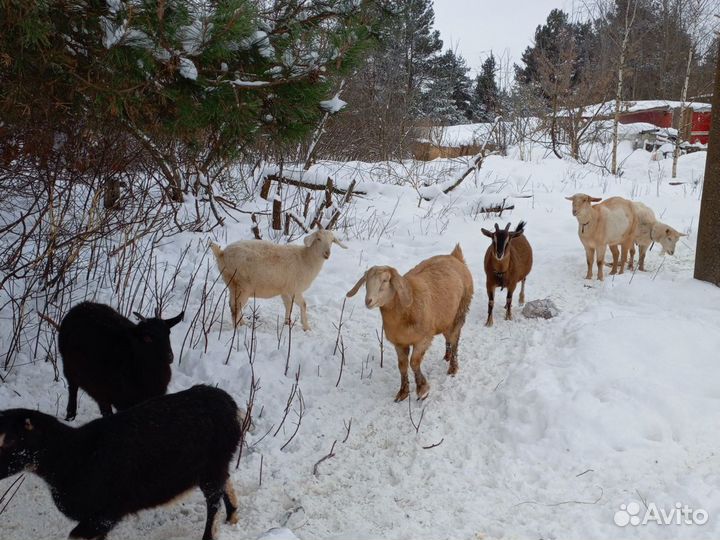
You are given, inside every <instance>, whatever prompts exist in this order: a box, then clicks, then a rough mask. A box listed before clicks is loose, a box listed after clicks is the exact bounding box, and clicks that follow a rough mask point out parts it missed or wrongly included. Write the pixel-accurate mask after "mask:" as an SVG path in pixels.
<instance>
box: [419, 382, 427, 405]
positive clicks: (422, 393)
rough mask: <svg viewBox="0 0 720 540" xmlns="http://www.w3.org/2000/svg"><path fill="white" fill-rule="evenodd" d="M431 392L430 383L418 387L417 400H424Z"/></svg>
mask: <svg viewBox="0 0 720 540" xmlns="http://www.w3.org/2000/svg"><path fill="white" fill-rule="evenodd" d="M428 394H430V385H429V384H426V385H424V386H421V387H420V388H418V389H417V400H418V401H423V400H424V399H425V398H427V397H428Z"/></svg>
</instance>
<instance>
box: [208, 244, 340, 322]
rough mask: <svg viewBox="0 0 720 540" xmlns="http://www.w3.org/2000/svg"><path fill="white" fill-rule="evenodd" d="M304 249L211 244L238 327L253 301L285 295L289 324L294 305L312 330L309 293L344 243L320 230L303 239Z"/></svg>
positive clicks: (275, 245)
mask: <svg viewBox="0 0 720 540" xmlns="http://www.w3.org/2000/svg"><path fill="white" fill-rule="evenodd" d="M303 242H304V244H305V245H304V246H295V245H286V246H279V245H277V244H273V243H272V242H266V241H263V240H242V241H240V242H234V243H232V244H228V245H227V246H226V247H225V249H224V250H223V249H220V246H218V245H217V244H214V243H211V244H210V249H212V252H213V254H214V255H215V259H216V260H217V265H218V268H219V270H220V272H221V273H222V277H223V280H224V281H225V284H226V285H227V287H228V292H229V294H230V311H231V312H232V316H233V322H234V324H235V325H236V326H237V325H240V324H244V321H243V315H242V309H243V306H244V305H245V304H246V303H247V301H248V299H249V298H252V297H255V298H272V297H274V296H281V297H282V300H283V303H284V304H285V323H286V324H289V322H290V315H291V311H292V305H293V303H296V304H298V305H299V306H300V321H301V322H302V327H303V330H306V331H307V330H310V325H309V324H308V319H307V305H306V303H305V298H303V292H305V291H306V290H307V289H308V288H309V287H310V285H312V282H313V281H314V280H315V278H316V277H317V275H318V273H319V272H320V269H321V268H322V266H323V263H324V262H325V260H326V259H328V258H329V257H330V247H331V246H332V244H337V245H338V246H340V247H341V248H343V249H347V247H346V246H345V245H344V244H343V243H342V242H340V241H339V240H338V239H337V238H335V235H334V234H333V233H332V231H328V230H319V231H315V232H314V233H312V234H309V235H308V236H306V237H305V239H304V240H303Z"/></svg>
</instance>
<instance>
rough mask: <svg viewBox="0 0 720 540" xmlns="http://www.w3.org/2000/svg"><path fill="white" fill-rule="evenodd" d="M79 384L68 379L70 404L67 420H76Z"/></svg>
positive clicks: (68, 405)
mask: <svg viewBox="0 0 720 540" xmlns="http://www.w3.org/2000/svg"><path fill="white" fill-rule="evenodd" d="M77 394H78V385H77V384H75V383H74V382H71V381H69V380H68V404H67V411H66V412H67V414H66V415H65V420H74V419H75V415H76V414H77Z"/></svg>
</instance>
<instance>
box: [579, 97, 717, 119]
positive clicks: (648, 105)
mask: <svg viewBox="0 0 720 540" xmlns="http://www.w3.org/2000/svg"><path fill="white" fill-rule="evenodd" d="M682 105H683V103H682V102H681V101H671V100H665V99H652V100H640V101H623V102H622V103H621V105H620V110H621V111H622V112H640V111H648V110H652V109H668V110H670V109H679V108H680V107H681V106H682ZM684 106H685V108H687V109H692V110H693V111H695V112H710V111H711V110H712V106H711V105H710V104H709V103H700V102H694V101H687V102H685V104H684ZM584 109H585V111H584V113H585V114H584V116H594V115H595V114H597V115H599V116H605V115H611V114H614V113H615V101H614V100H613V101H606V102H605V103H597V104H595V105H588V106H587V107H585V108H584Z"/></svg>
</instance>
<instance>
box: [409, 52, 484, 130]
mask: <svg viewBox="0 0 720 540" xmlns="http://www.w3.org/2000/svg"><path fill="white" fill-rule="evenodd" d="M468 71H470V70H469V68H468V67H467V65H466V63H465V59H464V58H463V57H462V56H460V55H456V54H455V53H454V52H453V51H452V50H447V51H445V53H444V54H443V55H442V56H440V57H438V58H437V59H436V61H435V66H434V69H433V71H432V81H431V82H430V84H429V85H428V87H427V90H426V91H425V92H424V93H423V97H422V101H421V103H420V114H421V115H422V116H426V117H429V118H431V119H433V120H434V121H436V122H441V123H444V124H457V123H467V122H468V121H469V120H471V119H472V117H473V96H472V81H471V80H470V79H469V77H468V75H467V74H468Z"/></svg>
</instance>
